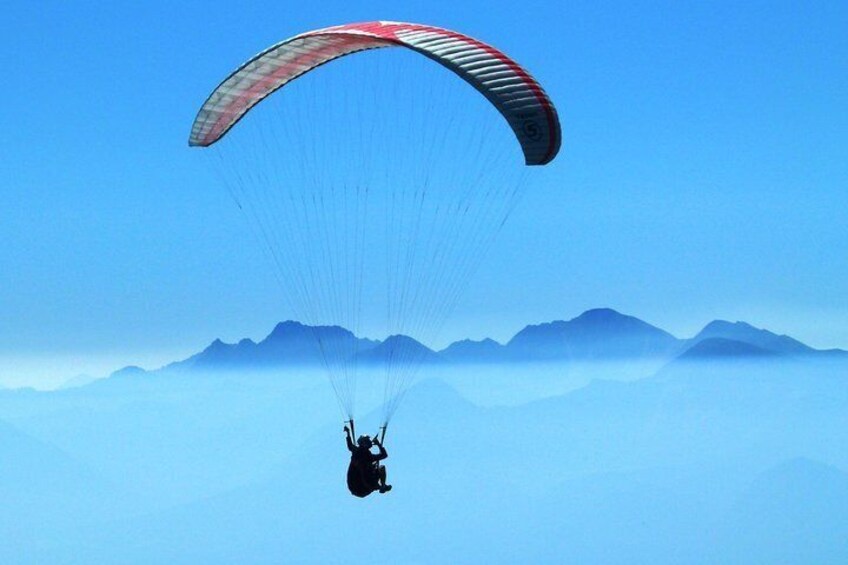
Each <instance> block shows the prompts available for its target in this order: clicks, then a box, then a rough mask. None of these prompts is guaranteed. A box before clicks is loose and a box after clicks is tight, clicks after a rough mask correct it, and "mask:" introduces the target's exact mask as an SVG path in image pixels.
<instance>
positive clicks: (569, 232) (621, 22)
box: [0, 1, 848, 384]
mask: <svg viewBox="0 0 848 565" xmlns="http://www.w3.org/2000/svg"><path fill="white" fill-rule="evenodd" d="M315 5H316V4H314V3H313V4H310V3H280V2H252V3H250V4H249V5H246V6H245V5H238V6H236V4H234V3H232V2H214V1H212V2H210V1H206V2H182V3H179V5H176V3H157V2H149V3H145V4H144V5H143V6H140V7H132V6H130V5H128V4H124V3H112V4H106V3H100V2H61V3H60V2H41V3H33V2H12V3H7V4H6V5H5V6H4V15H3V18H2V19H0V37H2V39H0V41H2V49H0V63H1V64H2V67H3V69H4V76H5V79H4V87H3V98H4V103H3V104H2V105H0V132H2V135H0V152H2V155H3V158H2V160H0V167H2V174H1V175H0V194H2V196H3V202H4V204H5V206H4V208H3V211H2V212H0V316H2V323H0V384H15V383H21V382H32V383H38V382H43V381H44V380H49V379H51V378H52V379H55V378H59V377H61V378H65V377H68V376H71V375H73V374H75V373H79V372H91V373H98V372H105V371H108V370H110V369H113V368H116V367H118V366H121V365H124V364H127V363H141V364H147V365H156V364H158V363H161V362H165V361H167V360H170V359H172V358H173V357H175V356H179V355H183V354H187V353H189V352H192V351H194V350H196V349H198V348H199V347H202V346H203V345H205V344H206V343H207V342H209V341H210V340H211V339H213V338H215V337H222V338H224V339H225V340H235V339H238V338H240V337H243V336H250V337H254V338H259V337H262V336H263V335H264V334H265V333H267V331H269V330H270V328H271V327H272V326H273V324H274V323H275V322H276V321H278V320H280V319H283V318H286V317H287V312H285V311H284V309H282V308H281V307H280V302H279V297H278V290H277V288H276V283H275V280H274V278H273V276H272V274H271V272H270V270H269V269H268V265H267V260H266V258H265V257H264V256H263V255H262V254H261V252H260V251H259V250H258V249H256V246H255V245H254V244H253V242H252V239H251V236H250V234H249V233H248V230H247V229H246V228H245V226H244V223H243V221H242V219H241V217H240V216H239V215H238V214H237V213H236V211H235V209H234V206H233V204H232V201H231V200H230V198H229V197H228V195H227V194H226V191H225V190H224V189H223V188H222V187H221V186H220V185H219V184H218V183H216V182H215V178H214V176H213V175H211V174H210V173H209V171H208V170H207V168H206V167H205V166H203V163H202V160H201V159H198V158H197V156H196V154H195V153H193V152H192V151H191V150H190V149H189V148H188V147H187V146H186V137H187V134H188V129H189V126H190V124H191V121H192V119H193V117H194V114H195V112H196V110H197V107H198V105H199V104H200V103H201V102H202V101H203V99H204V98H205V96H206V95H207V94H208V91H209V90H210V88H211V87H212V86H214V85H215V84H217V82H218V81H219V80H220V79H221V78H222V77H223V76H224V75H226V73H227V72H229V71H230V70H231V69H232V68H233V67H235V66H236V65H238V64H239V63H241V62H242V61H243V60H244V59H245V58H247V57H248V56H250V55H252V54H253V53H255V52H257V51H259V50H261V49H263V48H264V47H266V46H267V45H269V44H271V43H274V42H276V41H279V40H280V39H282V38H285V37H288V36H290V35H293V34H295V33H298V32H301V31H304V30H308V29H313V28H316V27H321V26H325V25H332V24H337V23H343V22H349V21H359V20H371V19H391V20H401V21H404V20H409V21H418V22H424V23H431V24H434V25H440V26H444V27H449V28H453V29H457V30H459V31H462V32H465V33H467V34H469V35H472V36H476V37H479V38H480V39H483V40H485V41H487V42H490V43H493V44H495V45H498V46H499V47H501V48H502V49H503V50H504V51H506V52H507V53H509V54H510V55H512V56H513V57H515V58H516V59H518V60H519V61H520V62H522V64H524V65H525V66H526V67H527V68H528V69H530V70H531V71H532V72H533V73H534V74H535V75H536V76H537V77H538V78H539V79H540V81H541V82H542V83H543V84H544V85H545V87H546V89H547V90H548V93H549V94H550V95H551V97H552V98H553V100H554V101H555V102H556V104H557V106H558V108H559V111H560V117H561V119H562V122H563V129H564V142H563V149H562V152H561V154H560V156H559V157H558V159H557V160H556V161H555V162H554V163H553V164H552V165H551V166H550V170H549V171H547V174H546V175H545V182H544V183H542V184H541V185H540V186H538V187H536V189H534V193H533V194H529V195H527V197H525V198H524V199H523V201H522V203H521V206H520V208H519V209H518V211H517V213H516V214H515V216H514V217H513V218H512V221H511V223H510V224H509V226H508V229H506V230H505V231H504V233H503V234H502V236H501V238H500V240H499V244H498V245H497V246H496V247H495V250H494V253H493V254H492V256H491V257H490V259H489V260H488V261H487V262H486V264H485V265H484V266H483V268H482V269H481V271H480V272H479V273H478V275H477V276H476V278H475V280H474V281H473V282H472V284H473V286H474V288H475V292H474V293H472V294H470V295H469V296H468V297H467V299H466V300H465V301H464V302H463V304H462V306H461V307H460V309H459V311H458V312H457V313H456V316H455V317H454V319H453V321H452V325H451V326H450V327H449V328H448V330H447V331H446V337H448V338H450V337H459V336H465V335H471V336H473V337H482V336H484V335H492V336H493V337H496V338H501V339H503V338H506V337H508V336H510V335H511V334H512V333H514V332H515V331H517V330H518V329H519V328H520V327H522V326H523V325H524V324H525V323H528V322H536V321H544V320H550V319H553V318H565V317H572V316H574V315H577V314H579V313H580V312H581V311H582V310H585V309H587V308H591V307H596V306H611V307H614V308H617V309H619V310H621V311H624V312H627V313H631V314H634V315H637V316H639V317H641V318H643V319H645V320H647V321H650V322H652V323H655V324H657V325H660V326H662V327H664V328H666V329H669V330H670V331H672V332H674V333H676V334H678V335H681V336H686V335H690V334H692V333H694V332H696V331H697V330H698V329H699V328H700V327H701V326H702V325H703V324H704V323H706V322H708V321H709V320H711V319H714V318H724V319H731V320H737V319H744V320H747V321H749V322H751V323H754V324H755V325H760V326H766V327H768V328H770V329H773V330H775V331H778V332H785V333H790V334H792V335H794V336H797V337H799V338H801V339H803V340H805V341H807V342H809V343H811V344H812V345H814V346H819V347H831V346H840V347H848V261H846V257H848V229H846V228H845V223H846V210H848V190H846V187H848V143H846V141H845V132H846V131H848V73H845V69H846V63H848V39H846V38H845V33H844V30H845V29H847V28H848V6H846V5H845V3H844V2H832V3H829V2H817V3H802V2H794V3H793V2H745V3H738V2H727V3H721V2H705V3H688V2H674V3H671V2H669V3H645V2H628V3H620V4H619V3H604V2H523V3H521V5H520V8H519V7H517V6H518V5H517V4H516V3H514V2H492V1H487V2H463V3H458V2H446V3H439V2H432V1H431V2H404V3H403V5H402V6H401V5H400V3H398V2H322V3H320V9H318V8H315V7H314V6H315Z"/></svg>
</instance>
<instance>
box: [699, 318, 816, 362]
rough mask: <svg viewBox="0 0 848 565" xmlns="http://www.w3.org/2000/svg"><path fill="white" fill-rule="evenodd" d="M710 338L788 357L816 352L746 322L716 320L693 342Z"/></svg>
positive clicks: (795, 341)
mask: <svg viewBox="0 0 848 565" xmlns="http://www.w3.org/2000/svg"><path fill="white" fill-rule="evenodd" d="M710 338H721V339H725V340H733V341H737V342H741V343H747V344H749V345H753V346H756V347H759V348H761V349H764V350H766V351H771V352H774V353H780V354H786V355H806V354H810V353H814V352H815V351H816V350H815V349H813V348H812V347H809V346H808V345H804V344H803V343H801V342H800V341H798V340H796V339H793V338H791V337H789V336H786V335H777V334H775V333H773V332H770V331H768V330H763V329H759V328H755V327H754V326H752V325H751V324H747V323H745V322H734V323H731V322H726V321H724V320H715V321H713V322H710V323H709V324H707V325H706V326H705V327H704V329H702V330H701V331H700V332H699V333H698V335H696V336H695V337H694V338H693V339H692V341H693V342H699V341H703V340H706V339H710Z"/></svg>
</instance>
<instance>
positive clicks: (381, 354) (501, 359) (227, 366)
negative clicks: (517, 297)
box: [113, 308, 848, 376]
mask: <svg viewBox="0 0 848 565" xmlns="http://www.w3.org/2000/svg"><path fill="white" fill-rule="evenodd" d="M810 355H816V356H823V357H824V356H827V357H848V352H846V351H843V350H840V349H830V350H817V349H814V348H812V347H810V346H808V345H806V344H804V343H801V342H800V341H798V340H796V339H793V338H791V337H789V336H786V335H778V334H775V333H773V332H770V331H768V330H765V329H760V328H756V327H754V326H752V325H750V324H748V323H745V322H727V321H723V320H715V321H713V322H710V323H709V324H707V325H706V326H705V327H704V328H703V329H702V330H701V331H700V332H699V333H698V334H697V335H696V336H695V337H693V338H690V339H679V338H677V337H675V336H673V335H672V334H670V333H669V332H667V331H665V330H662V329H660V328H658V327H656V326H653V325H651V324H649V323H647V322H644V321H642V320H640V319H638V318H636V317H633V316H628V315H626V314H621V313H619V312H617V311H615V310H613V309H610V308H596V309H593V310H587V311H585V312H583V313H582V314H580V315H579V316H577V317H575V318H572V319H570V320H554V321H551V322H547V323H542V324H534V325H528V326H526V327H524V328H523V329H522V330H521V331H519V332H518V333H516V334H515V336H513V337H512V339H510V340H509V341H508V342H507V343H506V344H501V343H499V342H497V341H495V340H493V339H489V338H486V339H482V340H479V341H475V340H470V339H464V340H460V341H456V342H454V343H452V344H450V345H449V346H447V347H446V348H444V349H442V350H441V351H439V352H436V351H433V350H432V349H430V348H428V347H427V346H426V345H424V344H422V343H420V342H418V341H417V340H415V339H414V338H412V337H409V336H405V335H394V336H390V337H388V338H386V339H385V340H383V341H378V340H372V339H367V338H363V337H358V336H356V335H354V333H353V332H351V331H350V330H348V329H345V328H343V327H340V326H309V325H306V324H303V323H301V322H296V321H293V320H289V321H286V322H281V323H279V324H277V325H276V326H275V327H274V329H273V330H272V331H271V333H269V334H268V336H267V337H265V339H263V340H261V341H259V342H254V341H252V340H250V339H242V340H241V341H239V342H238V343H232V344H230V343H224V342H223V341H221V340H220V339H216V340H215V341H213V342H212V343H211V344H209V346H208V347H206V348H205V349H204V350H203V351H201V352H199V353H197V354H195V355H192V356H191V357H189V358H187V359H184V360H182V361H177V362H174V363H171V364H170V365H167V366H165V367H163V368H162V369H160V371H165V372H167V371H194V370H198V371H210V370H211V371H218V370H246V369H263V368H285V367H298V366H315V367H321V366H324V365H325V363H326V362H327V361H330V362H349V361H350V360H352V359H356V361H357V362H358V363H361V364H363V365H365V366H369V365H381V364H386V363H396V364H397V363H435V362H438V363H444V364H473V363H480V364H498V363H514V362H522V363H526V362H568V361H586V360H592V361H603V360H627V359H630V360H636V359H645V360H648V359H651V360H655V359H660V360H662V359H668V360H672V359H675V358H680V359H681V360H684V361H685V360H706V359H717V358H721V359H724V360H730V359H752V358H758V357H770V356H810ZM143 372H144V371H143V370H141V369H139V368H137V367H130V368H126V369H122V370H121V371H118V372H116V373H113V374H118V375H122V376H127V375H136V374H141V373H143Z"/></svg>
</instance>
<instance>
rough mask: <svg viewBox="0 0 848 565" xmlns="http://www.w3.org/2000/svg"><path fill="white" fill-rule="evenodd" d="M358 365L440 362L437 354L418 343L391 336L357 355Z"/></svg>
mask: <svg viewBox="0 0 848 565" xmlns="http://www.w3.org/2000/svg"><path fill="white" fill-rule="evenodd" d="M358 359H359V362H360V363H363V364H369V365H382V364H394V365H402V364H420V363H434V362H439V361H440V360H441V358H440V356H439V354H438V353H436V352H435V351H433V350H432V349H430V348H429V347H427V346H425V345H423V344H421V343H420V342H418V341H416V340H414V339H412V338H411V337H408V336H405V335H393V336H390V337H388V338H386V339H385V341H383V342H382V343H380V344H379V345H376V346H373V347H371V348H370V349H367V350H365V351H363V352H362V353H360V354H359V355H358Z"/></svg>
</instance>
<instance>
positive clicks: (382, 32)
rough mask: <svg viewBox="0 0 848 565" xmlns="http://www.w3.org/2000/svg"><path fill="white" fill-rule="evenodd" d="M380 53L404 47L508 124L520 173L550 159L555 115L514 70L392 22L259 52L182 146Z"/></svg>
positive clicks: (207, 140) (475, 48)
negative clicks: (328, 69)
mask: <svg viewBox="0 0 848 565" xmlns="http://www.w3.org/2000/svg"><path fill="white" fill-rule="evenodd" d="M382 47H406V48H408V49H412V50H414V51H417V52H419V53H421V54H423V55H426V56H427V57H429V58H431V59H433V60H434V61H436V62H438V63H440V64H441V65H443V66H444V67H446V68H448V69H450V70H451V71H453V72H455V73H456V74H457V75H459V76H460V77H462V78H463V79H464V80H466V81H467V82H468V83H469V84H471V85H472V86H473V87H474V88H476V89H477V90H478V91H480V93H482V94H483V96H485V97H486V98H487V99H488V100H489V101H490V102H491V103H492V104H493V105H494V106H495V107H496V108H497V109H498V111H499V112H500V113H501V114H502V115H503V116H504V118H506V120H507V122H509V125H510V127H512V130H513V131H514V132H515V136H516V137H517V138H518V141H519V143H520V144H521V148H522V150H523V151H524V158H525V161H526V163H527V164H528V165H544V164H545V163H548V162H550V161H551V160H552V159H553V158H554V157H555V156H556V154H557V151H559V146H560V125H559V119H558V117H557V112H556V109H555V108H554V106H553V104H552V103H551V101H550V99H549V98H548V96H547V95H546V94H545V92H544V90H543V89H542V87H541V86H540V85H539V83H538V82H536V80H535V79H534V78H533V77H532V76H530V74H529V73H528V72H527V71H525V70H524V69H523V68H521V66H519V65H518V63H516V62H515V61H513V60H512V59H510V58H509V57H507V56H506V55H504V54H503V53H502V52H500V51H499V50H497V49H495V48H494V47H492V46H491V45H487V44H485V43H483V42H481V41H477V40H476V39H472V38H470V37H468V36H466V35H462V34H460V33H457V32H454V31H450V30H446V29H442V28H438V27H432V26H426V25H420V24H410V23H399V22H367V23H358V24H347V25H341V26H335V27H329V28H324V29H319V30H316V31H310V32H306V33H302V34H300V35H296V36H295V37H292V38H291V39H287V40H285V41H282V42H280V43H278V44H276V45H274V46H272V47H270V48H269V49H266V50H265V51H263V52H262V53H260V54H258V55H256V56H255V57H253V58H252V59H250V60H249V61H248V62H246V63H245V64H244V65H242V66H241V67H239V68H238V69H237V70H236V71H235V72H234V73H233V74H231V75H230V76H229V77H227V78H226V79H225V80H224V81H223V82H222V83H221V84H220V85H218V88H216V89H215V91H214V92H212V94H211V95H210V96H209V98H208V99H207V100H206V102H205V103H204V104H203V107H202V108H201V109H200V111H199V112H198V114H197V118H195V121H194V124H193V125H192V128H191V137H190V138H189V145H192V146H200V147H206V146H209V145H212V144H213V143H215V142H216V141H218V140H219V139H221V137H223V136H224V135H225V134H226V133H227V132H228V131H229V130H230V128H232V127H233V126H234V125H235V124H236V122H238V121H239V120H240V119H241V118H242V117H243V116H244V115H245V114H246V113H247V112H248V111H249V110H250V109H251V108H252V107H253V106H255V105H256V104H258V103H259V102H260V101H262V100H263V99H264V98H265V97H266V96H268V95H269V94H271V93H272V92H274V91H275V90H277V89H279V88H281V87H283V86H285V85H286V84H288V83H289V82H291V81H292V80H294V79H296V78H297V77H299V76H300V75H302V74H304V73H307V72H309V71H311V70H312V69H314V68H316V67H318V66H319V65H322V64H324V63H326V62H328V61H332V60H333V59H337V58H339V57H342V56H344V55H349V54H351V53H356V52H358V51H364V50H367V49H379V48H382Z"/></svg>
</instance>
